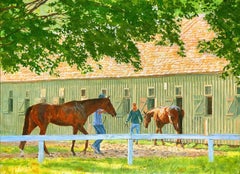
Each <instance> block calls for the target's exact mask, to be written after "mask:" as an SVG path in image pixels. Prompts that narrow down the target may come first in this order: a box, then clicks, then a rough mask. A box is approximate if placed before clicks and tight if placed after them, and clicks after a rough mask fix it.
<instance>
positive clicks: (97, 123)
mask: <svg viewBox="0 0 240 174" xmlns="http://www.w3.org/2000/svg"><path fill="white" fill-rule="evenodd" d="M98 98H105V95H104V94H100V95H99V96H98ZM104 112H105V111H104V110H103V109H98V110H97V111H96V112H94V116H93V127H94V129H95V131H96V134H106V130H105V127H104V125H103V121H102V113H104ZM102 141H103V140H102V139H101V140H96V141H95V142H94V143H93V144H92V148H93V150H94V152H95V153H96V154H103V153H102V152H101V150H100V145H101V143H102Z"/></svg>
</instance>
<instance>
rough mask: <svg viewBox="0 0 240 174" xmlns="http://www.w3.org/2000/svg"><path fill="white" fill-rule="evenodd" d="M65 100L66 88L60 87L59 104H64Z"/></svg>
mask: <svg viewBox="0 0 240 174" xmlns="http://www.w3.org/2000/svg"><path fill="white" fill-rule="evenodd" d="M64 102H65V89H64V88H60V89H59V104H63V103H64Z"/></svg>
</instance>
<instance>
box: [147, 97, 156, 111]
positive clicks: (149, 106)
mask: <svg viewBox="0 0 240 174" xmlns="http://www.w3.org/2000/svg"><path fill="white" fill-rule="evenodd" d="M153 108H155V99H154V98H148V99H147V109H148V110H151V109H153Z"/></svg>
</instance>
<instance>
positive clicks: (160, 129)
mask: <svg viewBox="0 0 240 174" xmlns="http://www.w3.org/2000/svg"><path fill="white" fill-rule="evenodd" d="M159 131H160V134H162V127H161V128H159ZM161 141H162V145H163V146H164V145H165V143H164V141H163V139H161Z"/></svg>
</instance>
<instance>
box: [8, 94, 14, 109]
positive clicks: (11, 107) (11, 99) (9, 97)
mask: <svg viewBox="0 0 240 174" xmlns="http://www.w3.org/2000/svg"><path fill="white" fill-rule="evenodd" d="M8 112H13V91H12V90H11V91H9V94H8Z"/></svg>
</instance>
